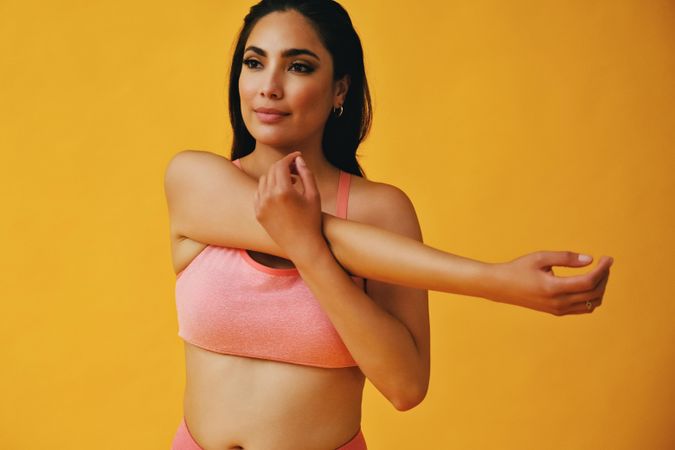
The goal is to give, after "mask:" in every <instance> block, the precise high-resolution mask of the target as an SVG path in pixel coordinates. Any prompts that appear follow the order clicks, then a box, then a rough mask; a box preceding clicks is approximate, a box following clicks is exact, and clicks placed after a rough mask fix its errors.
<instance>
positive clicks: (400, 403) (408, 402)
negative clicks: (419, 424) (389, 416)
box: [389, 385, 428, 411]
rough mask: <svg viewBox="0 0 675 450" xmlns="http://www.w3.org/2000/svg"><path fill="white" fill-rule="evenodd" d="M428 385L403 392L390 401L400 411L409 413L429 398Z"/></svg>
mask: <svg viewBox="0 0 675 450" xmlns="http://www.w3.org/2000/svg"><path fill="white" fill-rule="evenodd" d="M427 387H428V386H427V385H424V386H422V385H419V386H413V387H412V388H410V387H409V388H408V389H406V390H402V391H401V392H400V393H399V394H398V395H396V396H395V397H393V398H390V399H389V401H390V402H391V404H392V405H394V408H396V409H397V410H398V411H409V410H411V409H413V408H414V407H415V406H417V405H419V404H420V403H422V401H423V400H424V398H425V397H426V396H427Z"/></svg>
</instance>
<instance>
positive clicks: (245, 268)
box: [176, 160, 365, 368]
mask: <svg viewBox="0 0 675 450" xmlns="http://www.w3.org/2000/svg"><path fill="white" fill-rule="evenodd" d="M233 163H234V164H235V165H236V166H237V167H239V168H240V169H241V166H240V164H239V161H238V160H235V161H233ZM350 180H351V176H350V174H349V173H347V172H344V171H341V172H340V179H339V183H338V194H337V216H338V217H341V218H346V217H347V203H348V197H349V184H350ZM351 278H352V280H353V281H354V283H356V284H357V285H358V286H359V287H360V288H361V289H364V285H365V280H364V279H363V278H361V277H356V276H352V277H351ZM176 308H177V312H178V336H180V337H181V338H182V339H183V340H185V341H186V342H189V343H191V344H194V345H196V346H198V347H201V348H204V349H207V350H210V351H213V352H217V353H224V354H229V355H238V356H245V357H249V358H260V359H267V360H274V361H282V362H288V363H293V364H302V365H307V366H316V367H327V368H340V367H351V366H356V365H357V364H356V362H355V361H354V359H353V358H352V355H351V354H350V353H349V350H348V349H347V347H346V346H345V344H344V342H343V341H342V339H341V338H340V335H339V334H338V332H337V330H336V329H335V327H334V326H333V324H332V322H331V321H330V319H329V318H328V316H327V315H326V313H325V312H324V311H323V309H322V308H321V305H320V304H319V302H318V300H317V299H316V297H314V295H313V294H312V292H311V290H310V289H309V287H308V286H307V284H305V282H304V281H303V279H302V278H301V277H300V272H299V271H298V269H296V268H288V269H282V268H274V267H268V266H265V265H263V264H261V263H259V262H258V261H256V260H254V259H253V258H252V257H251V256H250V255H249V254H248V252H247V251H246V250H245V249H239V248H229V247H219V246H215V245H207V246H206V247H205V248H204V250H202V251H201V253H199V254H198V255H197V256H196V257H195V258H194V259H193V260H192V261H191V262H190V264H188V266H187V267H186V268H185V269H183V270H182V271H181V272H180V273H178V275H177V276H176Z"/></svg>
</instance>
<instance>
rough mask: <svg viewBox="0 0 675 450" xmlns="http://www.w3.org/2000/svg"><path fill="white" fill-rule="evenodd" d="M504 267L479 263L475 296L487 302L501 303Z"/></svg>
mask: <svg viewBox="0 0 675 450" xmlns="http://www.w3.org/2000/svg"><path fill="white" fill-rule="evenodd" d="M504 277H505V273H504V265H503V264H502V263H488V262H481V263H480V269H479V276H478V279H477V283H476V296H477V297H481V298H485V299H487V300H493V301H501V300H500V298H501V295H502V294H503V292H502V289H503V286H504Z"/></svg>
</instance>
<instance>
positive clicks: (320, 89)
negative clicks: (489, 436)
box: [239, 10, 346, 148]
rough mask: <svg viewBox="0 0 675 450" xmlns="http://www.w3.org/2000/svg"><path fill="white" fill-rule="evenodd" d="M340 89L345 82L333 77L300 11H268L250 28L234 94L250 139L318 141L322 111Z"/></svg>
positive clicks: (336, 101) (286, 144) (278, 143)
mask: <svg viewBox="0 0 675 450" xmlns="http://www.w3.org/2000/svg"><path fill="white" fill-rule="evenodd" d="M345 94H346V84H345V82H344V81H340V82H334V81H333V61H332V57H331V55H330V53H329V52H328V50H327V49H326V48H325V47H324V46H323V44H322V43H321V41H320V39H319V36H318V35H317V34H316V32H315V31H314V29H313V28H312V26H311V25H310V23H309V22H308V21H307V19H306V18H305V17H304V16H303V15H302V14H300V13H298V12H297V11H294V10H291V11H284V12H274V13H271V14H268V15H266V16H265V17H263V18H262V19H260V20H259V21H258V23H257V24H256V25H255V26H254V28H253V30H251V34H250V35H249V38H248V40H247V41H246V44H245V46H244V57H243V65H242V69H241V75H240V76H239V95H240V97H241V114H242V117H243V119H244V123H245V124H246V128H247V129H248V131H249V133H251V135H252V136H253V137H254V139H255V140H256V141H258V142H259V143H263V144H266V145H270V146H273V147H282V148H292V147H294V146H298V145H300V144H307V143H312V141H313V140H314V141H317V140H318V143H319V144H320V142H321V136H322V135H323V128H324V126H325V123H326V120H327V119H328V115H329V114H330V113H331V111H332V108H333V107H334V106H335V107H337V106H339V105H342V103H344V95H345ZM266 110H267V112H266ZM269 110H273V111H269Z"/></svg>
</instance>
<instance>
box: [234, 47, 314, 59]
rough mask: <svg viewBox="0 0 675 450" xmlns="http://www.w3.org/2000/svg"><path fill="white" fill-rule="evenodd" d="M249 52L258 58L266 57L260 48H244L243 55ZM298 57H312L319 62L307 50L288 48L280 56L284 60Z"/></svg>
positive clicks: (311, 52) (312, 53) (265, 53)
mask: <svg viewBox="0 0 675 450" xmlns="http://www.w3.org/2000/svg"><path fill="white" fill-rule="evenodd" d="M249 50H251V51H252V52H255V53H257V54H259V55H260V56H267V52H266V51H265V50H263V49H261V48H260V47H256V46H254V45H250V46H248V47H246V49H245V50H244V53H246V52H247V51H249ZM298 55H309V56H313V57H314V58H316V59H318V60H319V61H321V58H319V55H317V54H316V53H314V52H313V51H311V50H307V49H306V48H289V49H288V50H284V51H283V53H281V56H283V57H284V58H288V57H289V56H298Z"/></svg>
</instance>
